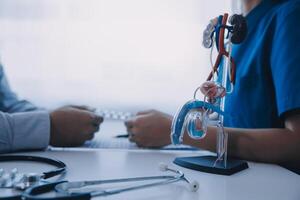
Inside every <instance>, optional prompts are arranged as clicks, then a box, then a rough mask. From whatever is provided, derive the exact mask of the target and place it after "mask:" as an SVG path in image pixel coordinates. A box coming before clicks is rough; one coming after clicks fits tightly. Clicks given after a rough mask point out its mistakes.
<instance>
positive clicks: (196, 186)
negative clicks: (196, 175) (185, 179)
mask: <svg viewBox="0 0 300 200" xmlns="http://www.w3.org/2000/svg"><path fill="white" fill-rule="evenodd" d="M198 189H199V183H198V181H195V180H193V181H192V182H190V184H189V190H190V191H191V192H197V191H198Z"/></svg>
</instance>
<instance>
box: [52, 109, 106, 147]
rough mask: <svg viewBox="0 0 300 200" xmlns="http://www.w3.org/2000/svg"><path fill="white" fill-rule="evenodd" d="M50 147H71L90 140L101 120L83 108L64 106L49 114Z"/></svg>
mask: <svg viewBox="0 0 300 200" xmlns="http://www.w3.org/2000/svg"><path fill="white" fill-rule="evenodd" d="M50 120H51V127H50V145H52V146H60V147H63V146H64V147H71V146H79V145H82V144H83V143H84V142H85V141H86V140H91V139H92V138H93V137H94V133H95V132H97V131H98V130H99V126H100V124H101V123H102V122H103V118H102V117H100V116H97V115H96V114H94V112H92V111H90V110H89V109H87V107H84V106H65V107H62V108H59V109H56V110H54V111H53V112H51V113H50Z"/></svg>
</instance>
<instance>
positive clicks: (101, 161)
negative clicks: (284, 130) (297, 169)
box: [1, 149, 300, 200]
mask: <svg viewBox="0 0 300 200" xmlns="http://www.w3.org/2000/svg"><path fill="white" fill-rule="evenodd" d="M23 154H30V155H39V156H47V157H51V158H56V159H59V160H62V161H64V162H65V163H66V164H67V166H68V172H67V175H66V179H68V180H70V181H76V180H94V179H113V178H122V177H124V178H125V177H136V176H151V175H162V174H163V172H160V171H159V170H158V163H160V162H165V163H167V164H169V165H170V166H172V167H173V168H176V169H180V170H182V171H183V172H184V173H185V175H186V177H187V178H189V179H192V180H197V181H198V182H199V183H200V188H199V190H198V191H197V192H196V193H192V192H189V190H188V188H187V185H186V184H185V183H184V182H178V183H174V184H171V185H165V186H159V187H155V188H149V189H144V190H139V191H132V192H127V193H123V194H119V195H114V196H111V197H105V198H102V199H114V200H117V199H122V200H124V199H132V200H137V199H139V200H153V199H164V200H168V199H170V200H171V199H172V200H176V199H178V200H179V199H180V200H182V199H188V200H193V199H205V200H223V199H226V200H237V199H243V200H247V199H249V200H250V199H251V200H253V199H255V200H260V199H262V200H268V199H272V200H277V199H278V200H282V199H289V200H293V199H295V200H296V199H297V200H298V199H300V176H298V175H296V174H294V173H292V172H290V171H288V170H286V169H284V168H282V167H279V166H276V165H269V164H260V163H249V169H247V170H244V171H242V172H240V173H238V174H234V175H232V176H221V175H213V174H207V173H202V172H197V171H192V170H189V169H185V168H181V167H179V166H176V165H174V164H172V161H173V159H174V158H175V156H178V155H199V152H198V153H197V154H195V153H190V152H178V151H176V152H174V151H155V150H108V149H100V150H75V151H70V150H64V151H56V150H52V151H46V152H32V153H23ZM200 154H201V153H200ZM1 167H3V168H12V167H18V168H19V170H20V171H21V169H22V172H27V171H30V172H33V171H36V172H39V171H41V170H45V168H47V167H48V166H41V165H35V164H34V165H29V164H25V165H24V164H22V165H21V163H13V162H12V163H1Z"/></svg>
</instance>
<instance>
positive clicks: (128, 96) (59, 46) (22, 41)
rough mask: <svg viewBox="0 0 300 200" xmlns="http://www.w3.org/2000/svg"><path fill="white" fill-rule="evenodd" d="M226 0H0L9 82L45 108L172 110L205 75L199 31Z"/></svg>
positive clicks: (0, 40)
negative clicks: (81, 105) (86, 106)
mask: <svg viewBox="0 0 300 200" xmlns="http://www.w3.org/2000/svg"><path fill="white" fill-rule="evenodd" d="M230 2H231V1H230V0H0V57H1V62H2V63H3V65H4V69H5V71H6V73H7V76H8V79H9V82H10V85H11V87H12V89H13V90H14V91H15V92H16V93H17V94H18V95H19V97H21V98H25V99H28V100H30V101H32V102H33V103H35V104H36V105H38V106H41V107H46V108H48V109H51V108H54V107H57V106H60V105H63V104H87V105H90V106H93V107H96V108H99V109H111V110H119V111H131V112H135V111H137V110H140V109H149V108H155V109H160V110H162V111H165V112H168V113H174V112H176V110H177V108H178V107H179V106H180V105H181V104H182V103H184V102H185V101H187V100H189V99H191V98H192V95H193V92H194V89H195V88H196V87H198V86H199V84H201V83H202V82H203V81H204V80H205V78H206V76H207V75H208V72H209V69H210V65H209V50H207V49H205V48H204V47H202V45H201V42H202V31H203V30H204V28H205V26H206V24H207V23H208V22H209V20H210V19H211V18H213V17H216V16H217V15H219V14H222V13H223V12H230V11H231V9H230V7H231V3H230Z"/></svg>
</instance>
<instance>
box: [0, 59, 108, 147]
mask: <svg viewBox="0 0 300 200" xmlns="http://www.w3.org/2000/svg"><path fill="white" fill-rule="evenodd" d="M102 121H103V118H102V117H100V116H97V115H95V114H94V113H93V112H92V111H91V110H90V109H89V108H88V107H85V106H65V107H61V108H58V109H56V110H53V111H51V112H48V111H46V110H43V109H39V108H37V107H36V106H34V105H33V104H31V103H30V102H28V101H25V100H19V99H18V98H17V96H16V94H15V93H13V92H12V91H11V89H10V87H9V85H8V81H7V79H6V76H5V73H4V70H3V67H2V65H0V153H6V152H13V151H21V150H29V149H44V148H46V147H47V146H48V144H50V145H52V146H78V145H81V144H83V143H84V142H85V141H86V140H90V139H92V138H93V136H94V133H95V132H97V131H98V129H99V125H100V124H101V122H102Z"/></svg>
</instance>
